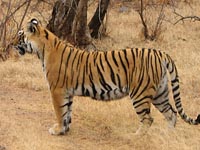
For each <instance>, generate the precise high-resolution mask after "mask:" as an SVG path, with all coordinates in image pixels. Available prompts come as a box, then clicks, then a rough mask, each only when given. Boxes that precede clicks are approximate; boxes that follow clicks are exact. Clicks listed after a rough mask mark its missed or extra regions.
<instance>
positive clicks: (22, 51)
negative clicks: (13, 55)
mask: <svg viewBox="0 0 200 150" xmlns="http://www.w3.org/2000/svg"><path fill="white" fill-rule="evenodd" d="M16 48H17V50H18V51H19V54H20V55H24V54H25V53H26V50H25V47H24V46H22V45H18V46H17V47H16Z"/></svg>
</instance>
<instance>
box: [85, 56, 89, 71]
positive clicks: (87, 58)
mask: <svg viewBox="0 0 200 150" xmlns="http://www.w3.org/2000/svg"><path fill="white" fill-rule="evenodd" d="M89 56H90V53H88V54H87V57H86V66H85V67H86V73H87V74H88V63H89V62H88V60H89Z"/></svg>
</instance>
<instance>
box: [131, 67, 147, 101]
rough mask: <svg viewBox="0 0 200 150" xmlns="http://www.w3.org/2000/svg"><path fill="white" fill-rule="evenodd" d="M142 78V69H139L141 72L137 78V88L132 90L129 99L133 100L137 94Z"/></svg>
mask: <svg viewBox="0 0 200 150" xmlns="http://www.w3.org/2000/svg"><path fill="white" fill-rule="evenodd" d="M143 77H144V69H143V68H141V71H140V74H139V77H138V81H139V84H138V85H137V87H136V88H135V89H133V91H132V92H131V94H130V97H131V98H133V96H135V95H136V94H137V92H138V90H139V89H140V87H141V85H142V82H143Z"/></svg>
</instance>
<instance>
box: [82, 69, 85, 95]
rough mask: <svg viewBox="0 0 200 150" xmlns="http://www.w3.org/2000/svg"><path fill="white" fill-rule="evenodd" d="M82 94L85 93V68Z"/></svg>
mask: <svg viewBox="0 0 200 150" xmlns="http://www.w3.org/2000/svg"><path fill="white" fill-rule="evenodd" d="M81 87H82V94H83V95H84V93H85V68H84V69H83V77H82V85H81Z"/></svg>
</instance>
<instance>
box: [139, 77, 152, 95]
mask: <svg viewBox="0 0 200 150" xmlns="http://www.w3.org/2000/svg"><path fill="white" fill-rule="evenodd" d="M142 80H143V79H142ZM150 81H151V80H150V77H148V81H147V83H146V85H145V86H144V88H143V90H142V91H141V92H140V93H139V94H138V96H137V97H136V99H137V98H138V97H139V96H140V95H142V94H143V93H144V91H146V89H147V88H148V85H149V83H150Z"/></svg>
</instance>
